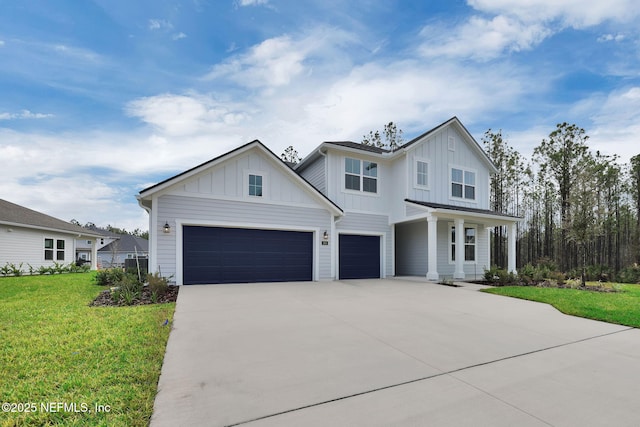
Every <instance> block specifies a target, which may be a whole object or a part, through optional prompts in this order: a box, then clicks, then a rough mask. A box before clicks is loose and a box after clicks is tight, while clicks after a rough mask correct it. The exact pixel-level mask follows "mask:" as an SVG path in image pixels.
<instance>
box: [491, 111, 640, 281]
mask: <svg viewBox="0 0 640 427" xmlns="http://www.w3.org/2000/svg"><path fill="white" fill-rule="evenodd" d="M588 140H589V136H588V135H587V134H586V132H585V130H584V129H582V128H580V127H578V126H577V125H575V124H569V123H566V122H565V123H560V124H557V125H556V128H555V129H554V130H553V131H552V132H551V133H550V134H549V136H548V138H545V139H543V140H542V141H541V143H540V145H538V146H537V147H536V148H535V149H534V151H533V157H532V158H531V159H529V160H525V159H524V157H523V156H522V155H521V154H520V153H518V152H517V151H516V150H514V149H513V148H512V147H511V146H510V145H509V143H508V142H507V141H506V140H505V138H504V137H503V135H502V131H493V130H491V129H489V130H487V131H486V132H485V134H484V136H483V138H482V143H483V145H484V149H485V151H486V152H487V154H488V156H489V158H490V159H491V160H492V161H493V163H494V164H495V165H496V167H497V169H498V173H497V174H496V175H494V176H493V177H492V179H491V200H490V202H491V209H492V210H495V211H499V212H503V213H507V214H511V215H516V216H519V217H522V218H523V221H522V222H521V223H520V224H519V225H518V238H517V244H516V252H517V265H518V266H524V265H526V264H529V263H531V264H534V265H535V264H538V263H550V264H552V265H554V266H555V267H556V269H558V270H560V271H563V272H565V273H568V274H570V275H575V276H583V277H584V274H585V271H586V270H587V269H588V270H589V272H590V275H591V276H594V275H596V276H597V275H601V276H613V275H615V274H617V273H618V272H620V270H621V269H624V268H625V267H628V266H630V265H632V264H634V263H636V264H637V263H640V155H636V156H634V157H633V158H631V160H630V162H629V163H621V162H620V159H619V157H618V156H617V155H605V154H602V153H600V152H599V151H595V152H594V151H593V150H591V149H590V148H589V145H588ZM506 251H507V243H506V229H505V227H497V228H496V229H495V233H494V236H493V238H492V262H493V263H494V264H496V265H498V266H499V267H504V266H506V262H507V260H506V256H507V254H506Z"/></svg>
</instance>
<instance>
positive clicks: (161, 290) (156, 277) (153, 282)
mask: <svg viewBox="0 0 640 427" xmlns="http://www.w3.org/2000/svg"><path fill="white" fill-rule="evenodd" d="M147 282H148V284H149V290H150V291H151V301H153V302H157V301H158V298H160V297H163V296H164V294H166V293H167V289H169V278H167V277H162V276H161V275H160V273H157V272H156V273H154V274H148V275H147Z"/></svg>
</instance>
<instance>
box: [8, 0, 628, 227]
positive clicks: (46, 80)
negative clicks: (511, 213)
mask: <svg viewBox="0 0 640 427" xmlns="http://www.w3.org/2000/svg"><path fill="white" fill-rule="evenodd" d="M0 11H1V13H0V64H1V65H0V93H1V94H2V96H0V160H1V161H2V169H1V171H2V172H0V173H1V175H0V177H1V178H2V179H0V198H3V199H6V200H9V201H12V202H14V203H18V204H22V205H24V206H27V207H30V208H32V209H36V210H40V211H42V212H45V213H48V214H50V215H53V216H56V217H59V218H61V219H65V220H70V219H72V218H75V219H77V220H79V221H80V222H82V223H85V222H88V221H92V222H95V223H96V224H98V225H107V224H111V225H115V226H118V227H124V228H127V229H134V228H138V227H139V228H141V229H147V228H148V225H147V224H148V222H147V215H146V213H145V212H144V211H143V210H142V209H141V208H140V207H139V206H138V205H137V202H136V200H135V195H136V194H137V193H138V191H139V190H140V189H142V188H144V187H146V186H148V185H151V184H154V183H156V182H159V181H160V180H163V179H165V178H167V177H169V176H172V175H174V174H176V173H179V172H181V171H183V170H185V169H187V168H190V167H192V166H195V165H197V164H200V163H202V162H204V161H206V160H208V159H211V158H213V157H215V156H217V155H220V154H222V153H224V152H226V151H228V150H230V149H232V148H235V147H237V146H239V145H241V144H243V143H246V142H248V141H251V140H253V139H256V138H257V139H260V140H261V141H262V142H264V143H265V144H266V145H267V146H269V147H270V148H271V149H272V150H273V151H274V152H275V153H277V154H279V153H281V152H282V151H283V150H284V148H286V147H287V146H289V145H293V146H294V147H295V148H296V149H297V150H298V152H299V153H300V154H301V155H303V156H304V155H306V154H308V153H309V152H310V151H311V150H312V149H313V148H314V147H315V146H317V145H318V144H319V143H321V142H322V141H325V140H354V141H360V140H361V139H362V135H363V134H365V133H367V132H368V131H369V130H372V129H382V127H383V126H384V124H385V123H387V122H389V121H394V122H395V123H397V124H398V126H399V128H401V129H403V131H404V136H405V139H410V138H412V137H414V136H417V135H419V134H420V133H422V132H424V131H426V130H428V129H430V128H432V127H433V126H435V125H437V124H439V123H441V122H443V121H445V120H447V119H449V118H450V117H452V116H454V115H455V116H458V117H459V118H460V120H462V122H463V123H464V124H465V125H466V126H467V128H468V129H469V130H470V132H471V133H472V134H473V135H474V136H475V138H476V139H477V140H478V141H480V139H481V138H482V135H483V133H484V132H485V131H486V130H487V129H489V128H492V129H502V131H503V134H504V135H505V136H506V138H507V139H508V140H509V142H510V143H511V145H513V146H514V147H515V148H516V149H518V150H519V151H520V152H521V153H522V154H523V155H525V156H530V155H531V152H532V150H533V148H534V147H535V146H537V145H538V144H539V143H540V141H541V140H542V138H544V137H546V136H548V134H549V133H550V132H551V131H552V130H553V129H554V128H555V125H556V123H559V122H563V121H567V122H570V123H576V124H577V125H579V126H581V127H583V128H585V130H586V131H587V134H588V135H589V136H590V140H589V144H590V146H591V147H592V149H593V150H600V151H601V152H604V153H606V154H618V155H619V156H620V157H621V160H622V161H628V159H629V158H630V157H631V156H633V155H635V154H638V153H640V143H639V141H640V137H638V135H640V26H638V25H637V23H638V18H640V4H638V2H637V0H609V1H607V2H601V1H595V0H591V1H584V0H563V1H558V0H521V1H517V2H514V1H509V0H467V1H441V2H426V1H421V0H416V1H410V0H407V1H368V0H361V1H349V2H345V1H338V0H317V1H316V0H312V1H280V0H216V1H213V0H210V1H207V0H183V1H180V2H178V1H167V0H154V1H142V0H140V1H138V0H136V1H121V0H94V1H82V2H78V1H76V0H57V1H46V0H41V1H30V0H22V1H9V0H0Z"/></svg>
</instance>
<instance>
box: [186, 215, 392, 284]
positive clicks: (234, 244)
mask: <svg viewBox="0 0 640 427" xmlns="http://www.w3.org/2000/svg"><path fill="white" fill-rule="evenodd" d="M338 246H339V247H338V252H339V278H340V279H366V278H377V277H380V237H379V236H363V235H355V234H340V236H339V245H338ZM182 250H183V260H182V263H183V264H182V265H183V280H184V283H185V284H186V285H194V284H216V283H255V282H298V281H308V280H313V233H312V232H302V231H284V230H261V229H247V228H224V227H201V226H184V228H183V244H182Z"/></svg>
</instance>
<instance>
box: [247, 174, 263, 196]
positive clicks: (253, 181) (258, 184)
mask: <svg viewBox="0 0 640 427" xmlns="http://www.w3.org/2000/svg"><path fill="white" fill-rule="evenodd" d="M249 195H250V196H257V197H262V176H261V175H252V174H249Z"/></svg>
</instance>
